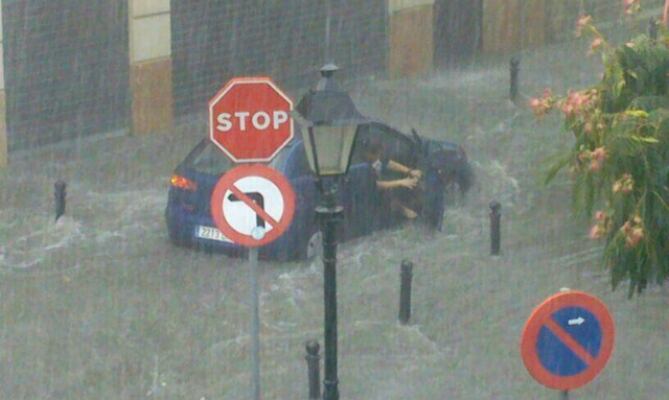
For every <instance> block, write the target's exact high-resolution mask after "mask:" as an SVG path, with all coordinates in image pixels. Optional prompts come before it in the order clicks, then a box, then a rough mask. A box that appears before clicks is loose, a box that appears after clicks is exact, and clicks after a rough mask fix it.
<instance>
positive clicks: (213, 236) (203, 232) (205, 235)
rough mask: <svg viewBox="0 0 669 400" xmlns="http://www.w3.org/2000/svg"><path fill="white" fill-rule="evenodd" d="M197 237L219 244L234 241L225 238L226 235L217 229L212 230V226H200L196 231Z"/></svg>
mask: <svg viewBox="0 0 669 400" xmlns="http://www.w3.org/2000/svg"><path fill="white" fill-rule="evenodd" d="M195 236H197V237H199V238H202V239H209V240H217V241H219V242H228V243H232V240H230V239H228V238H227V237H225V235H223V233H221V231H219V230H218V229H216V228H212V227H211V226H202V225H198V226H197V228H196V229H195Z"/></svg>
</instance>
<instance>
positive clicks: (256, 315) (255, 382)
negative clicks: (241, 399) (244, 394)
mask: <svg viewBox="0 0 669 400" xmlns="http://www.w3.org/2000/svg"><path fill="white" fill-rule="evenodd" d="M252 235H253V238H254V239H256V240H260V239H262V238H263V237H264V236H265V230H264V229H263V228H262V227H256V228H255V229H253V232H252ZM249 264H250V267H251V268H250V269H249V271H250V273H249V279H250V283H251V308H252V310H251V313H252V315H253V317H252V320H251V352H252V364H251V365H252V367H251V368H252V375H251V376H252V378H251V379H252V382H251V387H252V394H251V399H253V400H260V301H259V297H260V296H259V294H258V292H259V290H258V248H257V247H253V248H250V249H249Z"/></svg>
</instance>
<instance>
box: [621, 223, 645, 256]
mask: <svg viewBox="0 0 669 400" xmlns="http://www.w3.org/2000/svg"><path fill="white" fill-rule="evenodd" d="M620 231H621V232H622V233H623V234H624V235H625V244H626V246H627V247H628V248H634V247H636V246H637V245H638V244H639V242H641V241H642V240H643V239H644V237H645V236H646V234H645V232H644V229H643V226H642V220H641V217H640V216H639V215H635V216H634V217H633V218H632V219H631V220H629V221H627V222H625V224H624V225H623V226H622V227H621V228H620Z"/></svg>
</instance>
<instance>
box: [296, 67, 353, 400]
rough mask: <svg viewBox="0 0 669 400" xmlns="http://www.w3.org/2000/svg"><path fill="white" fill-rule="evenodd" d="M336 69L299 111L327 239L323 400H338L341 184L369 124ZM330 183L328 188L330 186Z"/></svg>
mask: <svg viewBox="0 0 669 400" xmlns="http://www.w3.org/2000/svg"><path fill="white" fill-rule="evenodd" d="M337 70H338V68H337V66H336V65H334V64H327V65H325V66H324V67H323V68H321V79H320V80H319V81H318V84H317V85H316V87H315V88H314V89H312V90H310V91H309V92H307V93H306V94H305V95H304V97H302V99H301V100H300V102H299V104H298V105H297V113H298V114H299V115H298V117H301V119H302V122H303V124H304V125H305V126H306V128H307V132H306V133H303V142H304V148H305V151H306V155H307V160H308V161H309V166H310V167H311V170H312V171H313V172H314V174H315V175H316V177H317V180H316V185H317V187H318V190H319V192H320V194H321V204H320V205H319V206H318V207H317V208H316V215H317V216H318V220H319V223H320V225H321V232H322V234H323V300H324V306H325V318H324V323H325V327H324V331H325V340H324V347H325V348H324V353H325V361H324V364H325V377H324V380H323V400H338V399H339V389H338V383H339V378H338V377H337V238H336V229H337V225H338V223H339V222H340V221H341V220H342V219H343V208H342V207H341V206H339V205H338V204H337V197H336V195H337V182H338V179H339V178H340V177H341V176H342V175H345V174H346V173H347V172H348V167H349V164H350V160H351V153H352V152H353V144H354V143H355V136H356V133H357V130H358V125H359V124H361V123H363V122H365V121H366V119H365V118H364V117H363V116H362V115H361V114H360V112H358V110H357V109H356V107H355V105H354V104H353V100H352V99H351V97H350V96H349V95H348V93H346V92H345V91H343V90H342V89H340V88H339V86H338V85H337V83H336V82H335V81H334V78H333V76H334V73H335V72H336V71H337ZM326 183H327V185H326Z"/></svg>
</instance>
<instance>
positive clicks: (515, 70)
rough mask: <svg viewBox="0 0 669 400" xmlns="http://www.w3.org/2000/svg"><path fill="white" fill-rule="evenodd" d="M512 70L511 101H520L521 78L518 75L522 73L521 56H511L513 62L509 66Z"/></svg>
mask: <svg viewBox="0 0 669 400" xmlns="http://www.w3.org/2000/svg"><path fill="white" fill-rule="evenodd" d="M509 69H510V72H511V79H510V80H511V85H510V88H509V97H510V98H511V101H513V102H514V103H515V102H517V101H518V92H519V90H518V85H519V78H518V75H519V74H520V58H519V57H512V58H511V63H510V66H509Z"/></svg>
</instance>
